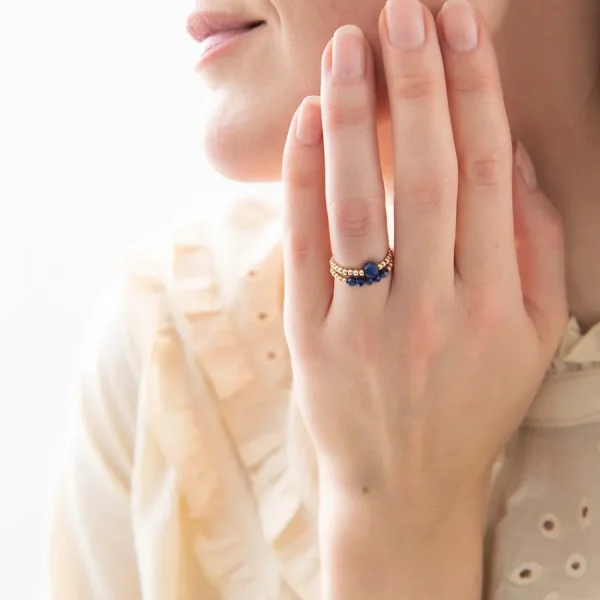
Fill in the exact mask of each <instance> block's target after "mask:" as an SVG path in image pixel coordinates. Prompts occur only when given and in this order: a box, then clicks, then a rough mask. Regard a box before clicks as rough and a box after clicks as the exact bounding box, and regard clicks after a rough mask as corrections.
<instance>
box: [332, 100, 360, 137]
mask: <svg viewBox="0 0 600 600" xmlns="http://www.w3.org/2000/svg"><path fill="white" fill-rule="evenodd" d="M367 119H368V112H367V107H366V106H365V105H364V104H362V103H358V102H349V101H340V100H336V101H333V102H329V103H327V104H326V105H324V110H323V121H324V128H325V129H326V130H327V131H331V132H336V131H339V130H340V129H341V130H343V129H352V128H354V127H357V126H361V125H366V123H367Z"/></svg>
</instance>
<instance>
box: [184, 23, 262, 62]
mask: <svg viewBox="0 0 600 600" xmlns="http://www.w3.org/2000/svg"><path fill="white" fill-rule="evenodd" d="M262 25H264V22H261V23H258V24H257V23H254V24H252V25H246V26H245V27H241V28H238V29H230V30H227V31H218V32H216V33H212V34H211V35H209V36H207V37H204V39H203V40H202V41H201V42H200V59H199V61H198V62H197V63H196V70H198V69H200V68H201V67H202V66H204V65H205V64H206V62H207V61H208V60H209V59H211V58H213V57H216V56H218V55H221V54H222V53H223V52H224V51H225V50H226V49H229V48H231V47H232V46H233V45H234V44H235V43H236V42H237V41H240V40H241V39H242V38H243V37H246V36H247V35H249V34H250V33H251V32H253V31H254V30H255V29H260V28H261V27H262Z"/></svg>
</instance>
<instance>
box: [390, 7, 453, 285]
mask: <svg viewBox="0 0 600 600" xmlns="http://www.w3.org/2000/svg"><path fill="white" fill-rule="evenodd" d="M379 35H380V38H381V42H382V44H381V45H382V52H383V59H384V67H385V73H386V81H387V88H388V97H389V103H390V113H391V116H392V134H393V141H394V174H395V176H394V180H395V181H394V196H395V198H394V210H395V219H394V230H395V267H394V269H395V272H396V277H395V278H394V282H393V283H392V287H393V288H398V287H401V288H405V287H407V288H408V289H411V290H412V291H413V292H417V293H420V292H425V293H427V295H429V294H430V291H431V287H432V285H435V286H437V287H438V288H440V286H441V287H443V288H445V289H450V286H453V285H454V242H455V236H456V210H457V206H456V202H457V191H458V166H457V157H456V151H455V147H454V140H453V133H452V123H451V119H450V113H449V109H448V96H447V92H446V81H445V76H444V63H443V59H442V54H441V50H440V45H439V42H438V37H437V31H436V23H435V19H434V18H433V15H432V14H431V12H430V11H429V10H428V9H427V8H426V7H425V6H424V5H422V4H421V2H419V1H418V0H388V3H387V5H386V7H385V9H384V10H383V11H382V13H381V17H380V20H379ZM424 286H425V288H426V289H423V287H424Z"/></svg>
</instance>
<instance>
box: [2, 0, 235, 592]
mask: <svg viewBox="0 0 600 600" xmlns="http://www.w3.org/2000/svg"><path fill="white" fill-rule="evenodd" d="M193 7H194V6H193V0H185V1H184V0H175V2H174V1H173V0H169V1H167V0H161V1H158V0H144V1H143V2H142V1H141V0H102V2H89V1H86V0H26V1H24V2H21V1H17V0H2V2H0V286H1V288H0V409H1V410H0V486H1V487H0V598H2V599H4V598H6V599H9V598H10V600H21V599H23V600H25V599H28V600H29V599H33V598H37V597H38V596H39V593H40V587H39V586H40V577H41V568H40V566H41V561H42V556H41V555H42V540H43V534H44V523H45V518H46V514H45V511H46V510H47V496H48V490H49V488H50V483H51V479H52V473H53V469H54V468H55V466H56V464H57V460H58V457H59V454H60V451H61V444H62V441H63V438H64V427H65V420H66V411H65V409H66V407H67V400H68V399H69V398H68V391H69V388H70V385H71V381H72V380H73V377H74V373H73V371H74V366H75V365H76V363H77V360H76V358H77V352H78V348H79V347H80V344H81V342H82V340H81V338H82V332H83V327H84V325H85V324H86V323H87V320H86V319H87V318H89V315H90V313H91V312H93V311H92V308H93V306H94V301H95V299H96V298H98V296H99V295H100V294H102V292H103V291H104V290H105V289H106V288H107V286H109V284H110V282H111V281H112V280H113V278H114V277H115V276H116V274H117V272H118V269H119V266H120V264H121V263H120V261H121V259H122V257H123V256H124V253H125V252H126V251H127V249H128V247H129V245H130V244H131V243H132V241H133V240H135V239H136V238H137V237H138V236H142V235H143V234H145V233H146V232H148V231H152V230H153V229H154V228H156V227H158V226H159V224H160V223H162V222H163V221H164V220H165V218H166V217H168V216H170V215H172V214H173V213H174V212H175V211H178V210H179V209H182V208H184V207H186V206H189V205H190V204H193V203H194V202H199V201H201V197H206V196H208V197H209V198H210V200H211V201H213V202H214V201H215V198H218V191H217V190H218V187H219V186H220V185H224V187H227V186H228V185H231V184H227V182H224V181H223V180H221V179H220V178H218V177H217V176H216V175H215V174H214V173H212V172H211V171H210V170H209V167H208V166H207V165H206V164H205V163H204V162H203V160H204V159H203V157H202V156H201V143H200V138H199V136H200V134H201V129H200V127H201V111H202V104H203V93H204V91H203V89H202V86H201V81H199V80H198V79H199V76H198V75H197V74H195V73H194V71H193V66H194V62H195V60H196V59H197V57H198V46H197V43H196V42H194V41H193V40H192V38H191V37H189V36H188V34H187V33H186V31H185V20H186V17H187V15H188V14H189V13H190V12H191V10H192V9H193ZM201 189H202V190H204V191H206V190H210V193H209V194H205V193H201ZM82 600H86V599H83V598H82Z"/></svg>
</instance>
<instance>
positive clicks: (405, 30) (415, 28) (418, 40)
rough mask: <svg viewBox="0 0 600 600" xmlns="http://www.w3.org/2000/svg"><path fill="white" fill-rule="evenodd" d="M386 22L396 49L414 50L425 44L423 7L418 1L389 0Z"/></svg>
mask: <svg viewBox="0 0 600 600" xmlns="http://www.w3.org/2000/svg"><path fill="white" fill-rule="evenodd" d="M386 20H387V26H388V35H389V36H390V42H391V44H392V46H394V47H395V48H398V49H399V50H405V51H406V50H414V49H415V48H418V47H419V46H422V45H423V44H424V43H425V20H424V19H423V7H422V6H421V3H420V2H419V1H418V0H388V3H387V4H386Z"/></svg>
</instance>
